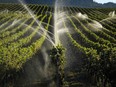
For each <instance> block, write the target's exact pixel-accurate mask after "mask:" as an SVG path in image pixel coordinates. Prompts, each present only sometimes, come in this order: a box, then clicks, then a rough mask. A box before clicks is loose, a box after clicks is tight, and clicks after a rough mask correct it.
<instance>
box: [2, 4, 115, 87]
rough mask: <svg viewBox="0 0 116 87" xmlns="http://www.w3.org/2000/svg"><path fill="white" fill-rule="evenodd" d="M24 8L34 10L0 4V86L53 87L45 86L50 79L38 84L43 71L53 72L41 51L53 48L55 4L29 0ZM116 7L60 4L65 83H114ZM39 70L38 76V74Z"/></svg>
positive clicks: (71, 86)
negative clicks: (35, 3) (64, 5)
mask: <svg viewBox="0 0 116 87" xmlns="http://www.w3.org/2000/svg"><path fill="white" fill-rule="evenodd" d="M27 8H28V9H29V10H30V11H31V12H32V13H33V14H31V13H29V12H30V11H28V9H26V7H25V6H24V7H23V6H22V5H20V4H0V84H1V85H2V87H38V84H39V85H41V86H40V87H52V86H48V84H49V83H52V81H51V80H49V81H48V80H47V82H46V81H45V83H46V84H45V83H43V84H42V83H41V84H40V81H38V79H39V80H40V78H42V76H44V75H45V74H44V73H47V75H48V77H47V78H50V79H51V77H52V76H53V74H51V73H52V70H50V69H51V66H49V68H48V67H47V70H46V66H47V65H46V64H48V61H47V59H45V58H46V57H45V58H44V54H43V50H42V49H44V48H46V50H47V51H48V53H49V50H50V49H51V48H52V47H53V46H54V44H53V43H54V39H53V38H54V35H53V33H54V7H52V6H47V5H44V6H43V5H34V4H29V5H27ZM115 11H116V8H78V7H60V8H58V14H57V16H58V23H57V24H58V25H57V27H58V35H59V42H60V44H62V46H63V47H64V48H66V53H65V56H66V64H65V75H64V76H65V77H64V78H65V85H66V87H77V86H78V87H115V86H116V77H115V76H114V75H115V73H116V14H115ZM44 53H45V52H44ZM46 55H47V54H46ZM48 56H49V55H48ZM42 58H43V59H42ZM84 65H85V66H84ZM36 66H38V67H36ZM40 68H41V69H40ZM38 71H39V72H41V73H42V74H40V75H38ZM86 72H87V73H86ZM37 76H38V77H37ZM39 76H40V77H39ZM44 79H45V78H44ZM9 80H10V81H11V82H9ZM42 80H43V78H42ZM24 81H25V82H24ZM43 82H44V81H43ZM11 83H13V85H12V84H11ZM89 83H92V84H89ZM96 83H97V84H96ZM15 84H17V85H15ZM29 84H30V85H29ZM87 85H88V86H87ZM96 85H97V86H96ZM101 85H103V86H101ZM0 87H1V86H0Z"/></svg>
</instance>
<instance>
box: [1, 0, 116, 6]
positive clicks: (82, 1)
mask: <svg viewBox="0 0 116 87" xmlns="http://www.w3.org/2000/svg"><path fill="white" fill-rule="evenodd" d="M24 1H25V2H26V3H28V4H46V5H54V2H55V0H24ZM0 2H1V3H19V2H18V1H17V0H0ZM59 2H60V3H61V5H63V6H77V7H85V8H92V7H104V8H109V7H110V8H115V7H116V3H112V2H108V3H104V4H101V3H97V2H94V1H93V0H59Z"/></svg>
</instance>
